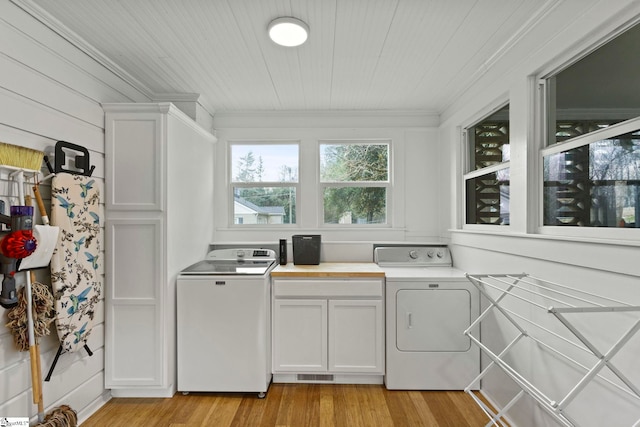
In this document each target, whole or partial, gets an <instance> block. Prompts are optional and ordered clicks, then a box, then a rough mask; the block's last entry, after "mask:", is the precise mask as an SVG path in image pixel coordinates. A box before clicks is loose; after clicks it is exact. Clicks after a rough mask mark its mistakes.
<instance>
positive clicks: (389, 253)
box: [373, 245, 453, 267]
mask: <svg viewBox="0 0 640 427" xmlns="http://www.w3.org/2000/svg"><path fill="white" fill-rule="evenodd" d="M373 261H374V262H375V263H376V264H378V265H380V266H387V267H410V266H414V267H451V266H452V265H453V261H452V260H451V252H450V251H449V248H448V247H447V246H446V245H407V246H405V245H398V246H377V247H374V250H373Z"/></svg>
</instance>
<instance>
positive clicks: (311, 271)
mask: <svg viewBox="0 0 640 427" xmlns="http://www.w3.org/2000/svg"><path fill="white" fill-rule="evenodd" d="M271 276H273V277H384V271H383V270H382V269H381V268H380V267H378V264H376V263H373V262H321V263H320V264H319V265H295V264H294V263H292V262H290V263H288V264H287V265H278V266H277V267H276V268H274V269H273V270H272V271H271Z"/></svg>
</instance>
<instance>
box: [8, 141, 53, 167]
mask: <svg viewBox="0 0 640 427" xmlns="http://www.w3.org/2000/svg"><path fill="white" fill-rule="evenodd" d="M43 159H44V152H42V151H38V150H33V149H31V148H27V147H21V146H19V145H13V144H7V143H6V142H0V165H2V166H10V167H12V168H15V169H28V170H32V171H39V170H40V168H42V160H43Z"/></svg>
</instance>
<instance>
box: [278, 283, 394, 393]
mask: <svg viewBox="0 0 640 427" xmlns="http://www.w3.org/2000/svg"><path fill="white" fill-rule="evenodd" d="M383 286H384V282H383V279H288V278H282V279H280V278H274V279H273V335H272V336H273V372H274V382H297V381H328V382H342V383H382V380H383V375H384V311H383V304H382V294H383Z"/></svg>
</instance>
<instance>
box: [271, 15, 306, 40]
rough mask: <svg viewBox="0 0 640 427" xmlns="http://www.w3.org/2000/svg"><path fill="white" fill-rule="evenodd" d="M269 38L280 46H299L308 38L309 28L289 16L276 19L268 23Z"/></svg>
mask: <svg viewBox="0 0 640 427" xmlns="http://www.w3.org/2000/svg"><path fill="white" fill-rule="evenodd" d="M269 37H270V38H271V40H273V42H274V43H277V44H279V45H280V46H287V47H294V46H300V45H301V44H303V43H304V42H305V41H307V37H309V26H308V25H307V24H306V23H304V22H302V21H301V20H299V19H296V18H292V17H290V16H287V17H283V18H276V19H274V20H273V21H271V22H270V23H269Z"/></svg>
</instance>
